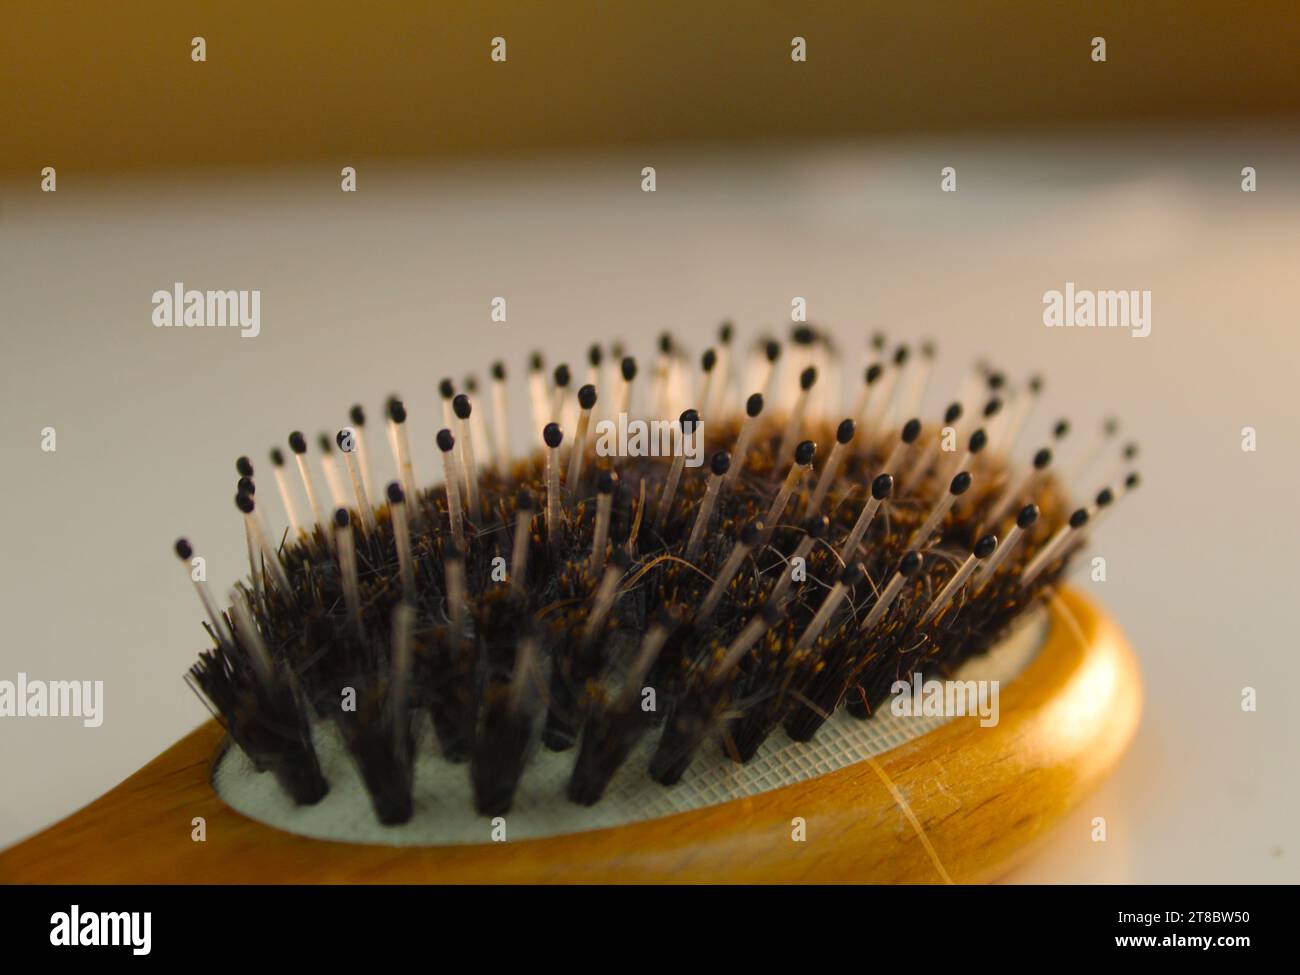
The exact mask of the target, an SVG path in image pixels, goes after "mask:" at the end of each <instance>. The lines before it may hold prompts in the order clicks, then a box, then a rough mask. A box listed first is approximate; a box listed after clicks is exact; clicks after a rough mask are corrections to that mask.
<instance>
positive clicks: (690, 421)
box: [677, 410, 700, 433]
mask: <svg viewBox="0 0 1300 975" xmlns="http://www.w3.org/2000/svg"><path fill="white" fill-rule="evenodd" d="M677 422H678V424H679V425H680V426H681V428H682V433H694V432H695V427H696V425H698V424H699V422H700V411H699V410H682V415H681V416H679V417H678V418H677Z"/></svg>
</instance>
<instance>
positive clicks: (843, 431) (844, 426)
mask: <svg viewBox="0 0 1300 975" xmlns="http://www.w3.org/2000/svg"><path fill="white" fill-rule="evenodd" d="M857 430H858V426H857V424H856V423H854V422H853V421H852V420H850V419H844V420H841V421H840V425H839V426H838V427H836V428H835V442H836V443H848V442H849V441H851V440H852V439H853V435H854V434H855V433H857Z"/></svg>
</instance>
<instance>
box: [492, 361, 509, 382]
mask: <svg viewBox="0 0 1300 975" xmlns="http://www.w3.org/2000/svg"><path fill="white" fill-rule="evenodd" d="M492 378H493V379H495V380H496V381H497V382H499V383H503V382H505V380H506V364H505V363H504V362H502V361H501V360H500V359H498V360H497V361H496V362H494V363H492Z"/></svg>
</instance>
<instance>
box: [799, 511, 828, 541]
mask: <svg viewBox="0 0 1300 975" xmlns="http://www.w3.org/2000/svg"><path fill="white" fill-rule="evenodd" d="M830 528H831V520H830V519H829V518H827V517H826V516H825V515H813V516H812V517H811V518H808V519H806V520H805V521H804V523H803V530H804V531H806V532H807V533H808V534H809V535H810V536H812V537H813V538H825V537H826V533H827V532H828V531H830Z"/></svg>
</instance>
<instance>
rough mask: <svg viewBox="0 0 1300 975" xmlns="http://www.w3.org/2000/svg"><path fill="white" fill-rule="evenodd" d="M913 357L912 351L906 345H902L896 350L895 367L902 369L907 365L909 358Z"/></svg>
mask: <svg viewBox="0 0 1300 975" xmlns="http://www.w3.org/2000/svg"><path fill="white" fill-rule="evenodd" d="M911 355H912V349H911V348H910V347H909V346H906V345H900V346H899V347H898V348H897V349H895V350H894V365H896V366H898V367H899V368H902V367H903V366H905V365H907V360H908V358H909V357H910V356H911Z"/></svg>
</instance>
